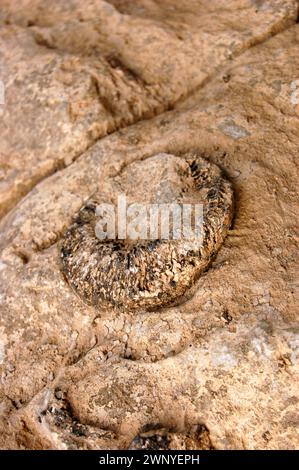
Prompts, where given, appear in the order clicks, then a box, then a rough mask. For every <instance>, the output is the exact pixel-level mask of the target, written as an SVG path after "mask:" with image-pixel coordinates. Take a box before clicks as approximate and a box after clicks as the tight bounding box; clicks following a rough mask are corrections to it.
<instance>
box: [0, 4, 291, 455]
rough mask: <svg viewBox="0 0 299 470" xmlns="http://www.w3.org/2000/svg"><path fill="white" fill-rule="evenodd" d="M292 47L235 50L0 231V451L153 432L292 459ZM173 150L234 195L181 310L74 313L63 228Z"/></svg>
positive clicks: (137, 437)
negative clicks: (220, 236)
mask: <svg viewBox="0 0 299 470" xmlns="http://www.w3.org/2000/svg"><path fill="white" fill-rule="evenodd" d="M113 3H115V4H116V3H117V4H118V6H119V5H120V2H113ZM218 3H219V2H218ZM236 3H237V2H236ZM271 3H273V5H274V4H275V5H276V6H277V5H278V3H277V2H271ZM132 4H133V2H132ZM167 4H168V3H167ZM253 4H254V5H255V8H257V9H258V8H261V10H263V11H266V10H265V8H266V7H265V4H264V3H261V2H253V3H252V5H253ZM280 4H282V3H280ZM283 4H284V5H287V2H283ZM134 5H135V4H134ZM258 5H260V6H258ZM119 8H120V6H119ZM132 8H133V10H134V8H135V10H134V12H137V10H136V9H137V6H136V5H135V6H132ZM113 11H114V10H113ZM277 11H279V10H277ZM225 14H226V15H228V13H227V12H226V13H225ZM229 14H230V13H229ZM28 15H29V13H28ZM136 15H137V13H136ZM142 15H143V13H142V12H141V13H140V16H141V17H142ZM236 15H237V14H236ZM21 16H22V15H21ZM270 16H271V15H270ZM12 17H13V14H12ZM53 17H55V15H54V13H53ZM226 17H227V16H226ZM22 21H24V18H23V17H20V18H19V19H18V22H19V23H20V24H22ZM51 21H52V20H51ZM51 21H50V20H48V22H47V27H49V28H52V23H51ZM256 21H257V19H256ZM53 23H54V25H55V19H54V20H53ZM282 23H283V21H282V20H281V23H280V24H282ZM286 26H289V25H288V24H287V23H285V24H284V27H286ZM40 27H41V26H40ZM282 27H283V26H282ZM11 28H12V27H11ZM13 28H16V27H15V26H14V27H13ZM18 28H20V26H18ZM268 31H269V30H268ZM272 32H274V33H275V32H276V31H275V28H274V30H273V31H272ZM15 34H16V33H15V32H14V33H12V37H14V35H15ZM257 37H258V36H257ZM260 39H266V38H265V36H262V37H260ZM298 45H299V26H298V25H295V26H292V27H288V28H287V29H286V31H284V32H282V33H280V34H277V35H276V36H275V37H273V38H271V39H268V40H266V41H265V42H263V44H260V45H257V46H255V47H252V48H250V49H249V50H247V51H245V52H244V53H243V54H242V55H240V57H238V58H235V59H234V60H233V61H232V62H229V63H227V64H226V65H225V66H222V67H221V68H219V70H218V71H217V73H215V76H214V77H213V78H211V79H210V80H209V81H208V82H207V83H205V85H204V86H202V87H201V88H200V89H199V90H197V92H196V93H193V94H192V95H191V96H190V97H189V98H187V99H186V100H184V101H181V102H180V103H177V104H176V106H175V109H174V110H173V111H170V112H167V113H164V114H163V115H161V116H157V117H155V118H153V119H151V120H146V121H142V122H139V123H137V124H135V125H133V126H131V127H128V128H127V129H123V130H120V131H118V132H116V133H114V134H113V135H110V136H107V137H105V138H103V139H100V140H98V141H97V142H96V143H95V144H94V145H93V146H92V147H91V148H90V149H88V150H87V151H86V152H84V153H83V154H82V155H80V156H79V157H78V158H77V160H76V161H75V162H73V163H72V164H70V165H69V166H68V167H67V168H64V169H61V171H59V172H56V173H55V174H54V175H52V176H50V177H48V178H46V179H44V181H42V182H41V183H40V184H39V185H38V186H36V187H35V188H34V189H33V190H32V191H31V192H30V193H29V194H28V196H27V197H26V198H25V199H24V200H23V201H21V202H20V203H19V204H18V205H17V206H16V207H15V208H14V209H13V210H12V211H10V213H9V214H8V215H7V216H6V217H4V218H3V219H2V222H1V261H0V263H1V264H0V276H1V282H0V286H1V319H0V332H1V357H2V364H1V374H2V375H1V389H0V397H1V422H0V427H1V438H0V439H1V441H0V442H1V447H2V448H43V449H45V448H55V449H66V448H67V449H70V448H82V449H87V448H92V449H96V448H97V449H99V448H111V449H112V448H128V447H130V446H132V447H134V446H136V445H137V446H138V445H139V444H140V442H143V441H142V439H146V432H148V431H150V432H151V435H152V434H153V433H154V431H155V429H158V428H160V429H162V430H164V431H163V432H164V435H168V434H169V433H172V437H171V442H176V444H174V445H175V446H177V447H178V448H188V445H190V446H191V447H192V446H194V445H195V446H196V445H197V444H194V442H197V443H198V446H199V447H200V446H202V448H216V449H244V448H250V449H266V448H268V449H294V448H297V447H298V435H297V426H298V415H297V410H298V399H299V397H298V385H297V384H298V313H297V312H298V308H297V307H298V299H297V298H296V291H295V287H296V277H297V275H296V269H297V268H296V261H297V257H298V254H297V253H298V239H297V238H296V234H297V233H298V231H297V229H298V227H297V221H296V217H295V214H297V213H298V198H297V194H298V165H297V156H298V143H299V103H298V101H299V100H297V97H298V94H296V83H295V82H296V81H297V80H299V76H298V70H299V57H298ZM30 47H31V46H30ZM32 47H34V46H32ZM212 49H213V47H212V48H211V50H212ZM215 50H216V49H215ZM137 55H138V54H136V56H137ZM294 83H295V85H294ZM184 86H185V85H184ZM49 119H50V118H49ZM84 122H85V121H84ZM187 152H196V153H198V154H200V155H201V156H203V157H205V158H206V159H208V160H209V161H211V162H213V163H215V164H217V165H218V166H220V167H221V168H223V169H224V170H225V172H226V175H227V178H228V179H230V180H231V181H232V183H233V186H234V193H235V197H236V213H235V219H234V223H233V226H232V229H231V230H230V231H229V233H228V236H227V238H226V240H225V242H224V245H223V246H222V248H221V250H220V251H219V253H218V255H217V257H216V258H215V260H214V262H213V263H212V265H211V268H210V269H209V270H208V271H207V272H206V273H205V274H204V275H203V276H202V277H200V278H199V280H198V281H197V283H196V285H195V288H194V291H193V296H192V297H191V298H190V299H189V300H187V301H186V302H184V303H182V304H180V305H177V306H175V307H172V308H167V309H156V310H154V311H152V312H144V311H138V310H137V311H135V312H134V313H132V312H115V311H113V310H112V309H110V310H109V309H108V310H105V311H104V310H101V309H100V308H95V307H92V306H86V305H85V304H84V303H83V302H82V301H81V300H80V298H79V297H77V295H76V294H75V293H74V292H73V291H72V290H71V289H70V288H69V285H68V283H67V282H66V280H65V279H64V277H63V275H62V273H61V269H60V268H61V265H60V250H59V246H60V245H59V242H60V240H61V238H62V236H63V234H64V232H65V230H66V229H67V227H68V226H69V224H70V223H71V221H72V219H73V217H74V216H75V215H76V214H77V213H78V211H79V209H80V207H81V206H82V205H83V204H84V203H85V201H87V200H88V199H89V198H90V197H91V196H92V195H93V193H94V192H95V191H99V190H102V191H103V192H104V191H105V189H106V188H107V181H108V179H112V180H115V179H117V178H118V175H119V174H120V173H121V171H122V170H123V169H124V168H126V167H127V166H128V165H129V164H130V163H132V162H136V161H139V160H141V159H147V158H148V157H151V156H153V155H155V154H158V153H171V154H174V155H181V154H184V153H187ZM30 165H31V161H30V160H28V161H27V163H26V165H25V166H26V168H29V169H30ZM28 171H29V170H28ZM58 392H59V393H58ZM198 429H201V430H202V432H201V433H199V434H198V433H197V430H198ZM160 433H161V431H160ZM157 434H159V433H158V431H157ZM182 436H183V437H182ZM200 436H201V437H200ZM169 439H170V437H168V441H167V442H169ZM182 439H183V442H182ZM188 439H189V441H188ZM190 440H191V441H190ZM146 442H147V441H146ZM188 442H189V444H188ZM138 443H139V444H138ZM192 448H193V447H192Z"/></svg>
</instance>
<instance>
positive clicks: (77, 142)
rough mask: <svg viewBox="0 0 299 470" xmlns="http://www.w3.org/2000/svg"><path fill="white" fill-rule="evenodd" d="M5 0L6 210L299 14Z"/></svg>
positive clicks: (256, 7) (291, 5)
mask: <svg viewBox="0 0 299 470" xmlns="http://www.w3.org/2000/svg"><path fill="white" fill-rule="evenodd" d="M223 5H225V2H220V3H219V2H213V3H212V4H211V1H210V0H209V1H206V2H203V3H202V2H201V5H200V7H199V6H198V4H197V2H191V3H190V1H189V0H188V2H187V3H182V2H172V1H169V2H163V6H159V5H157V3H156V2H154V1H152V0H150V1H144V2H140V1H139V0H138V1H134V2H129V4H128V6H127V7H126V2H125V3H124V2H121V1H120V2H119V1H113V2H106V1H103V0H97V1H95V0H89V1H84V2H82V1H81V0H75V1H74V2H71V3H69V2H65V1H63V0H59V1H57V0H55V1H49V0H31V1H28V0H22V1H21V2H20V1H11V0H9V1H7V0H2V2H1V7H2V8H1V13H0V21H1V20H2V23H3V24H2V27H1V30H0V54H1V56H2V67H1V69H3V71H2V72H1V77H0V79H1V80H2V82H3V83H4V87H5V106H2V105H0V106H1V109H0V112H1V124H0V159H1V160H0V162H1V163H0V164H1V188H0V216H2V215H3V214H4V213H6V212H7V211H8V210H9V209H10V208H11V207H13V205H14V204H16V203H17V202H18V200H19V199H20V198H21V197H23V196H24V195H26V194H27V193H28V191H30V189H31V188H32V187H33V186H34V185H36V183H38V182H39V181H41V180H42V179H43V178H44V177H46V176H48V175H50V174H52V173H55V172H56V171H58V170H59V169H61V168H63V167H65V166H68V165H70V164H71V163H72V161H74V160H75V159H76V158H78V156H80V155H81V154H82V153H83V152H84V151H85V150H87V149H88V148H89V147H90V146H91V145H92V144H93V143H94V142H95V141H96V140H97V139H99V138H100V137H103V136H105V135H106V134H108V133H111V132H113V131H115V130H116V129H119V128H121V127H124V126H127V125H129V124H132V123H134V122H136V121H138V120H140V119H142V118H149V117H152V116H154V115H156V114H159V113H161V112H162V111H165V110H167V109H169V108H170V107H171V106H173V104H174V103H175V102H177V101H178V100H179V99H180V98H182V97H184V96H186V95H187V94H188V93H190V92H191V91H192V90H194V89H195V88H196V87H198V86H200V85H202V84H203V82H204V81H205V80H207V79H208V77H210V76H211V74H213V73H214V72H215V70H217V67H219V66H220V65H221V64H223V63H224V62H225V61H227V60H229V59H231V58H232V57H234V56H235V55H237V54H239V53H240V52H242V51H244V50H245V49H246V48H248V47H250V46H251V45H253V44H255V43H258V42H260V41H262V40H264V39H265V38H267V37H269V36H270V35H271V34H273V33H276V32H277V31H280V30H282V29H283V28H285V27H287V26H288V25H290V24H292V23H294V22H295V21H296V16H297V2H296V1H295V0H287V1H286V0H275V1H272V2H271V3H270V4H267V5H264V4H262V5H261V4H260V2H252V1H249V0H242V1H240V0H238V1H234V2H232V5H231V7H230V11H229V17H230V19H229V22H228V21H227V14H228V13H227V10H226V9H225V8H224V6H223Z"/></svg>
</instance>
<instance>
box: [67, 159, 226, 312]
mask: <svg viewBox="0 0 299 470" xmlns="http://www.w3.org/2000/svg"><path fill="white" fill-rule="evenodd" d="M137 188H139V190H138V189H137ZM111 189H112V188H111ZM113 189H114V191H113ZM113 189H112V191H111V193H110V196H109V200H105V196H104V194H105V193H104V194H103V193H101V192H100V194H99V195H98V198H97V197H96V196H94V197H93V198H92V200H90V201H88V202H87V203H86V205H85V206H84V207H83V208H82V209H81V210H80V212H79V215H78V217H77V218H76V219H75V222H74V223H73V224H72V226H71V227H70V228H69V229H68V230H67V232H66V234H65V235H64V238H63V243H62V247H61V259H62V265H63V271H64V273H65V275H66V277H67V279H68V281H69V283H70V285H71V286H72V287H73V288H74V290H75V291H76V292H77V293H78V294H79V295H80V297H81V298H82V299H84V300H85V301H86V302H87V303H89V304H91V305H94V306H95V307H99V308H101V307H104V306H110V307H118V308H128V309H137V308H146V309H153V308H157V307H162V306H166V305H171V304H172V303H174V302H176V303H178V302H179V301H182V296H183V295H184V294H185V292H186V291H187V289H189V288H190V287H191V286H192V285H194V283H195V281H196V280H197V279H198V277H199V275H200V274H201V273H202V272H203V271H204V270H205V269H206V268H207V267H208V265H209V264H210V262H211V260H212V258H213V256H214V255H215V254H216V253H217V251H218V249H219V247H220V246H221V244H222V242H223V240H224V238H225V236H226V234H227V231H228V229H229V227H230V224H231V221H232V217H233V192H232V188H231V185H230V183H229V182H228V181H227V180H226V179H225V178H224V177H223V176H222V174H221V171H220V169H219V168H218V167H216V166H215V165H213V164H211V163H209V162H208V161H206V160H204V159H203V158H200V157H198V158H196V157H195V156H192V155H186V156H185V157H184V158H178V157H175V156H172V155H163V154H161V155H157V156H154V157H152V158H149V159H147V160H145V161H144V162H141V163H133V164H132V165H130V166H129V167H128V168H126V169H125V171H124V172H123V173H122V174H121V176H120V177H119V178H118V179H117V181H116V184H115V187H114V188H113ZM145 190H146V195H144V191H145ZM113 192H114V197H113ZM139 192H141V196H139V194H138V193H139ZM142 193H143V194H142ZM121 194H122V195H125V196H126V198H128V204H129V208H130V203H132V204H134V205H135V204H143V206H144V207H145V210H146V211H147V212H148V213H147V212H146V218H147V219H149V220H146V221H145V223H144V221H143V223H142V224H143V226H142V228H141V230H142V232H144V233H142V232H141V231H140V230H139V231H137V232H136V228H135V227H133V228H134V235H136V236H138V238H142V236H143V238H144V239H143V240H142V239H141V240H130V239H129V238H126V239H124V240H118V239H117V238H116V237H117V235H119V234H117V232H116V228H117V224H116V220H115V218H116V215H117V210H118V209H117V207H118V206H117V203H116V195H121ZM107 196H108V195H107ZM107 196H106V197H107ZM138 196H139V197H138ZM108 201H111V202H112V201H113V202H114V204H113V205H112V204H110V209H111V208H112V209H114V211H113V214H114V218H113V221H112V225H113V226H114V227H113V229H114V230H113V231H115V234H112V235H113V236H114V237H115V238H113V239H106V240H100V239H99V238H98V236H97V234H96V230H97V227H96V226H97V220H98V219H99V218H98V217H97V215H96V213H97V208H99V207H100V204H101V202H102V203H103V204H107V203H108ZM146 204H147V205H149V204H158V205H159V206H158V210H160V213H159V212H158V217H157V229H158V230H157V233H155V234H154V237H152V238H153V239H152V240H148V238H149V237H150V231H149V228H150V227H149V225H150V215H149V209H147V207H146ZM161 204H168V205H169V206H168V207H169V209H168V210H169V215H168V216H167V217H166V218H165V220H164V222H163V221H162V219H161V217H162V216H163V214H162V213H161V206H160V205H161ZM173 204H177V205H178V207H177V209H178V210H179V213H178V211H176V212H175V209H174V210H172V211H171V207H172V205H173ZM184 204H185V205H187V204H188V205H190V206H191V208H193V210H191V218H190V221H191V222H192V224H193V225H191V224H190V227H189V228H190V229H191V230H192V233H190V234H188V233H187V232H186V230H187V229H188V227H187V222H186V221H185V227H183V224H184V207H183V205H184ZM196 204H197V205H198V206H200V208H202V214H200V213H198V215H197V220H196V221H195V217H196V213H195V205H196ZM131 207H133V208H134V207H135V208H136V209H137V208H138V206H131ZM136 209H135V211H136ZM139 210H140V209H139ZM125 211H126V212H127V207H126V208H125ZM110 215H111V214H110ZM133 215H134V213H133ZM201 215H202V220H201V218H200V217H201ZM142 216H143V214H142V212H141V213H140V212H139V218H140V217H142ZM135 217H136V216H135ZM175 218H176V219H177V220H176V222H175V221H174V219H175ZM105 220H106V219H105ZM124 222H125V223H126V225H127V224H129V223H130V220H128V221H126V220H124ZM171 222H172V223H171ZM140 223H141V222H140V221H139V224H140ZM195 223H198V227H195ZM135 225H138V224H137V221H136V223H135ZM147 225H148V226H147ZM152 225H153V223H152ZM163 225H166V226H167V225H168V228H169V231H168V233H167V234H165V238H166V239H163ZM137 228H138V227H137ZM164 229H165V227H164ZM184 230H185V232H186V233H184ZM175 231H176V232H175ZM135 232H136V233H135ZM167 235H168V236H169V237H170V239H167Z"/></svg>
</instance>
